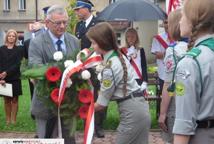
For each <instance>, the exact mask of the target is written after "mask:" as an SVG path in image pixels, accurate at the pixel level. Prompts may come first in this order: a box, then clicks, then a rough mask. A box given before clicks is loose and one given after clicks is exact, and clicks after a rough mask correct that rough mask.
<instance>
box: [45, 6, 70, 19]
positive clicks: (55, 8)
mask: <svg viewBox="0 0 214 144" xmlns="http://www.w3.org/2000/svg"><path fill="white" fill-rule="evenodd" d="M52 14H60V15H66V16H67V17H68V13H67V11H66V10H65V8H64V7H62V6H59V5H53V6H51V7H50V8H49V9H48V11H47V19H51V16H52Z"/></svg>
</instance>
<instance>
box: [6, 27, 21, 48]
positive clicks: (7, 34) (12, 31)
mask: <svg viewBox="0 0 214 144" xmlns="http://www.w3.org/2000/svg"><path fill="white" fill-rule="evenodd" d="M10 33H14V34H15V37H16V38H15V43H14V45H16V42H17V40H18V33H17V32H16V30H14V29H9V30H8V31H7V33H6V35H5V40H4V45H6V46H7V45H8V36H9V34H10Z"/></svg>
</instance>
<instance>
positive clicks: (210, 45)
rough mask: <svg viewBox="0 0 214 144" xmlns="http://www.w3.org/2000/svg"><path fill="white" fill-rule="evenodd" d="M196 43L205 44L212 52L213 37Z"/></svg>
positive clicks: (213, 47)
mask: <svg viewBox="0 0 214 144" xmlns="http://www.w3.org/2000/svg"><path fill="white" fill-rule="evenodd" d="M198 45H204V46H207V47H208V48H209V49H210V50H212V51H213V52H214V38H209V39H206V40H204V41H202V42H201V43H199V44H198ZM198 45H197V46H198Z"/></svg>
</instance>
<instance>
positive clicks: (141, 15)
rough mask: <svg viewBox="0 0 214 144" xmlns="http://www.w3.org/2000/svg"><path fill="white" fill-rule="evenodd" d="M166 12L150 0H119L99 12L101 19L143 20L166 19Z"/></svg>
mask: <svg viewBox="0 0 214 144" xmlns="http://www.w3.org/2000/svg"><path fill="white" fill-rule="evenodd" d="M165 18H166V13H165V12H164V11H163V10H162V9H161V8H160V7H159V6H157V5H155V4H154V3H152V2H151V1H149V0H118V1H117V2H115V3H112V4H110V5H109V6H107V7H106V8H105V9H104V10H103V11H101V12H100V13H99V14H98V19H99V20H106V21H116V20H128V21H143V20H159V19H165Z"/></svg>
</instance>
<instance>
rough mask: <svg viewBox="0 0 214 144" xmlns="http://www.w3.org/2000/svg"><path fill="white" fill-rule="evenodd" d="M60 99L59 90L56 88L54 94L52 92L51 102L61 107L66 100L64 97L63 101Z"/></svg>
mask: <svg viewBox="0 0 214 144" xmlns="http://www.w3.org/2000/svg"><path fill="white" fill-rule="evenodd" d="M58 97H59V88H55V89H54V90H53V91H52V92H51V100H52V101H53V102H54V103H55V104H56V105H57V106H59V105H60V104H61V102H62V101H63V100H64V97H62V98H61V99H58Z"/></svg>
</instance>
